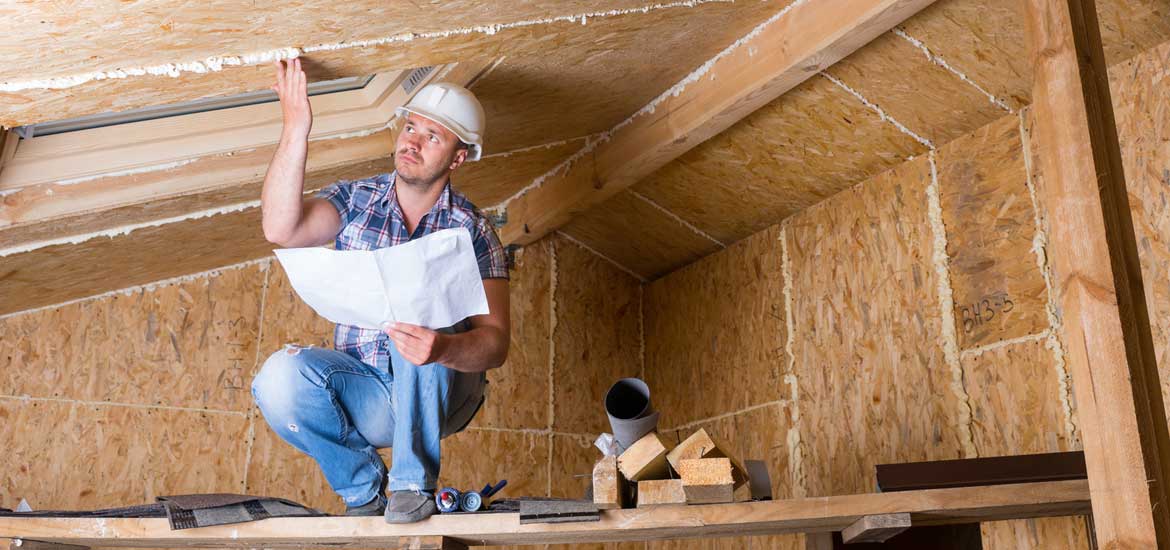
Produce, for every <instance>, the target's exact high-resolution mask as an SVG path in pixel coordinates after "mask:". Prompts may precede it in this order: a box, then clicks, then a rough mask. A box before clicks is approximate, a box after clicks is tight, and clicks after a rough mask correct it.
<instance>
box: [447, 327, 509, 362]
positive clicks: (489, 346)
mask: <svg viewBox="0 0 1170 550" xmlns="http://www.w3.org/2000/svg"><path fill="white" fill-rule="evenodd" d="M443 339H444V340H446V342H445V343H444V348H445V349H444V350H443V353H442V355H441V356H440V357H439V360H438V362H439V363H441V364H442V365H443V366H445V367H447V368H449V369H455V370H457V371H461V372H483V371H486V370H489V369H494V368H496V367H499V366H501V365H503V364H504V360H505V359H507V357H508V337H507V335H506V334H504V331H502V330H500V329H499V328H498V327H493V326H486V327H476V328H473V329H471V330H469V331H467V332H461V333H459V334H444V335H443Z"/></svg>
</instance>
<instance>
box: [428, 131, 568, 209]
mask: <svg viewBox="0 0 1170 550" xmlns="http://www.w3.org/2000/svg"><path fill="white" fill-rule="evenodd" d="M491 122H493V123H494V122H495V121H494V120H493V121H491ZM487 144H488V145H490V146H492V149H489V150H488V152H489V155H488V156H485V157H483V158H482V159H480V160H479V161H477V162H468V163H465V164H464V165H463V166H461V167H459V169H458V170H456V171H455V174H454V175H452V176H451V181H452V182H454V186H455V188H456V189H458V190H459V191H460V192H462V193H463V194H465V195H467V198H469V199H471V201H472V202H474V203H475V204H476V206H479V207H480V208H487V207H491V206H495V205H497V204H499V203H500V202H501V201H503V200H504V199H507V198H508V197H511V196H512V195H513V194H515V193H516V192H517V191H519V190H520V189H522V188H524V186H526V185H528V184H530V183H532V180H534V179H536V178H538V177H540V176H542V175H544V174H545V173H546V172H548V171H549V170H552V169H553V168H555V167H556V166H557V165H558V164H560V163H561V161H563V160H565V159H566V158H568V157H569V155H572V154H573V153H576V152H577V151H579V150H580V149H581V148H582V147H584V146H585V138H580V139H571V140H568V141H565V142H563V143H556V142H554V143H553V144H551V145H548V146H545V147H536V148H533V149H526V150H521V151H516V152H511V153H509V152H503V153H500V154H498V155H496V154H490V153H492V152H499V150H498V149H496V148H495V145H496V144H494V143H490V142H487Z"/></svg>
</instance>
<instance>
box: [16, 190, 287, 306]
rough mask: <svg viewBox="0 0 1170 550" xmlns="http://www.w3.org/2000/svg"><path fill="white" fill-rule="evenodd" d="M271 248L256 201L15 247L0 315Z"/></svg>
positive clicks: (242, 258)
mask: <svg viewBox="0 0 1170 550" xmlns="http://www.w3.org/2000/svg"><path fill="white" fill-rule="evenodd" d="M177 243H181V245H179V244H177ZM273 248H275V247H274V246H273V245H271V244H269V243H268V242H267V241H265V240H264V237H263V235H261V229H260V209H259V208H252V209H248V210H244V211H242V212H235V213H230V214H221V215H217V216H210V217H206V218H199V219H195V220H190V221H187V222H185V223H172V224H167V225H162V226H158V227H148V228H144V229H139V230H136V231H133V232H131V233H130V234H128V235H124V236H119V237H114V238H107V237H99V238H96V239H94V240H91V241H88V242H86V243H85V244H84V245H81V246H74V245H55V246H49V247H45V248H39V249H37V250H33V251H31V252H25V253H21V254H13V255H11V256H6V257H4V259H3V262H2V263H0V282H2V284H0V314H3V313H12V312H16V311H23V310H27V309H32V308H36V307H40V306H46V305H51V304H58V303H61V302H65V301H68V300H73V299H76V298H82V297H86V296H93V295H97V294H101V293H103V292H106V291H110V290H115V289H119V288H127V287H131V286H135V285H141V284H146V283H150V282H154V281H159V280H163V279H169V278H171V277H177V276H180V275H186V274H189V273H198V272H202V271H206V270H209V269H214V268H217V267H221V266H225V265H232V264H236V263H240V262H243V261H247V260H253V259H257V258H262V257H264V256H267V255H269V254H271V253H272V249H273Z"/></svg>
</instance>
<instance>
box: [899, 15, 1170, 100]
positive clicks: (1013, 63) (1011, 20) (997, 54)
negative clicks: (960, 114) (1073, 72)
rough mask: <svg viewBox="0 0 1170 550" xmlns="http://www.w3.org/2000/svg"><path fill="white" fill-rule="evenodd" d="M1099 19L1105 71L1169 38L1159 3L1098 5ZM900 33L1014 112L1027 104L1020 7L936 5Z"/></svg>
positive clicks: (1167, 18) (1169, 25) (1169, 24)
mask: <svg viewBox="0 0 1170 550" xmlns="http://www.w3.org/2000/svg"><path fill="white" fill-rule="evenodd" d="M1097 13H1098V18H1099V19H1100V24H1101V38H1102V43H1103V45H1104V47H1105V60H1106V63H1107V64H1109V65H1113V64H1115V63H1119V62H1121V61H1123V60H1125V59H1128V58H1130V57H1132V56H1133V55H1135V54H1137V53H1139V52H1142V51H1145V50H1146V49H1148V48H1150V47H1151V46H1154V45H1156V44H1160V43H1161V42H1163V41H1165V40H1166V39H1168V38H1170V7H1168V6H1167V5H1166V3H1165V2H1163V1H1161V0H1100V1H1098V2H1097ZM901 27H902V28H903V29H904V30H905V31H906V32H907V33H909V34H910V35H911V36H913V37H914V38H917V39H918V40H921V41H922V42H924V43H925V44H926V45H927V46H928V47H929V48H930V49H931V51H932V52H934V53H935V54H936V55H938V56H940V57H942V58H943V59H945V60H946V61H947V63H948V64H950V65H951V66H952V67H954V68H955V69H957V70H959V71H961V72H962V73H964V74H965V75H967V76H968V77H969V78H971V79H972V80H973V81H974V82H976V83H977V84H979V85H980V86H981V87H982V88H983V89H985V90H987V91H988V92H990V93H992V94H994V95H995V96H996V97H998V98H1000V99H1002V100H1004V101H1006V102H1007V103H1008V104H1009V105H1010V106H1011V107H1012V108H1018V107H1021V106H1023V105H1025V104H1028V103H1030V102H1031V96H1032V94H1031V90H1030V87H1031V85H1032V69H1031V67H1030V66H1029V65H1028V51H1027V42H1026V41H1025V36H1024V4H1023V3H1022V2H1017V1H1015V0H940V1H939V2H936V3H935V4H933V5H932V6H930V7H928V8H926V9H925V10H922V12H920V13H919V14H918V15H916V16H914V17H912V18H910V19H909V20H907V21H906V22H905V23H903V24H902V25H901Z"/></svg>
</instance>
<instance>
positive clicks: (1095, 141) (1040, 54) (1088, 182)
mask: <svg viewBox="0 0 1170 550" xmlns="http://www.w3.org/2000/svg"><path fill="white" fill-rule="evenodd" d="M1023 4H1024V14H1025V17H1024V23H1025V29H1026V31H1027V32H1026V33H1025V37H1026V42H1027V44H1028V46H1029V48H1028V50H1029V52H1030V55H1031V62H1032V66H1033V74H1034V76H1033V79H1032V100H1033V103H1032V109H1033V117H1032V118H1033V129H1032V139H1031V140H1030V143H1032V144H1033V145H1032V147H1031V149H1032V154H1033V156H1034V157H1035V158H1036V159H1037V160H1038V162H1034V163H1033V166H1034V167H1035V169H1036V172H1037V173H1038V174H1039V177H1038V178H1036V180H1037V181H1038V182H1039V183H1038V185H1036V188H1037V191H1038V193H1037V195H1038V197H1039V198H1040V199H1041V200H1039V201H1038V202H1039V204H1041V205H1043V214H1044V219H1046V220H1048V225H1049V229H1050V231H1049V236H1048V246H1049V247H1050V250H1049V252H1050V253H1049V258H1051V262H1052V274H1053V276H1054V279H1055V280H1054V284H1053V286H1052V288H1053V289H1054V290H1055V294H1056V296H1055V298H1056V302H1057V307H1058V308H1059V309H1060V311H1061V323H1060V329H1059V330H1060V336H1061V339H1060V340H1061V341H1062V342H1064V343H1065V344H1066V346H1067V347H1068V349H1067V352H1066V355H1065V361H1066V362H1067V364H1068V366H1069V372H1070V373H1071V374H1072V380H1073V384H1072V387H1073V393H1074V397H1075V398H1076V403H1077V417H1078V418H1079V421H1078V422H1079V423H1078V426H1077V427H1078V429H1079V432H1080V435H1081V441H1082V443H1083V446H1084V451H1085V466H1086V467H1087V470H1088V474H1089V476H1088V477H1089V485H1090V487H1091V495H1092V504H1093V526H1094V530H1095V536H1096V539H1097V547H1099V548H1155V547H1157V548H1167V547H1170V432H1168V431H1167V426H1166V411H1165V408H1164V406H1163V400H1162V390H1161V383H1160V381H1159V373H1158V364H1157V363H1158V361H1157V351H1156V349H1155V347H1154V341H1153V336H1152V331H1151V328H1150V316H1149V308H1148V305H1147V304H1146V298H1145V296H1146V294H1145V291H1146V289H1145V285H1144V284H1143V282H1142V270H1141V262H1140V258H1139V256H1138V244H1137V237H1136V236H1135V233H1134V221H1133V214H1132V211H1131V209H1130V204H1129V196H1128V191H1127V186H1126V181H1125V170H1124V167H1123V162H1122V157H1121V146H1120V144H1119V142H1118V136H1117V125H1116V121H1115V119H1114V114H1113V107H1112V106H1113V101H1112V98H1111V97H1110V89H1109V74H1108V72H1107V70H1106V68H1105V54H1104V50H1103V47H1102V44H1101V29H1100V26H1099V24H1098V21H1097V10H1096V6H1095V2H1093V0H1028V1H1026V2H1023Z"/></svg>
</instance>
